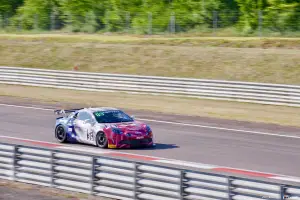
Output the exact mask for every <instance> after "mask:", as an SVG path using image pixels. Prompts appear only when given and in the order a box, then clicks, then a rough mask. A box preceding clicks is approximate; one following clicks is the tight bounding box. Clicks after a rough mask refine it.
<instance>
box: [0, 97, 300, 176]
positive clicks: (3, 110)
mask: <svg viewBox="0 0 300 200" xmlns="http://www.w3.org/2000/svg"><path fill="white" fill-rule="evenodd" d="M2 100H3V99H1V101H0V103H4V102H3V101H2ZM5 103H8V104H16V103H15V102H5ZM18 104H19V105H20V103H18ZM23 105H30V103H28V102H27V103H23ZM39 107H41V108H42V107H45V105H39ZM48 107H50V106H48ZM127 112H129V114H131V115H135V116H136V117H137V118H139V119H147V120H145V122H147V123H148V124H149V125H150V126H151V127H152V129H153V131H154V135H155V142H156V144H157V146H156V148H155V149H131V150H115V151H116V152H119V151H120V152H127V153H134V154H140V155H148V156H157V157H163V158H168V159H176V160H182V161H192V162H199V163H205V164H212V165H218V166H226V167H232V168H241V169H247V170H255V171H262V172H268V173H276V174H283V175H287V176H297V177H300V170H299V166H300V128H295V127H280V126H274V125H265V124H255V123H247V122H235V121H228V120H217V119H208V118H200V117H185V116H171V115H161V114H155V113H149V112H131V111H127ZM55 117H56V116H55V115H54V114H53V112H52V111H49V110H37V109H28V108H22V107H11V106H5V105H0V136H9V137H17V138H24V139H31V140H39V141H46V142H53V143H57V141H56V140H55V138H54V134H53V133H54V132H53V130H54V122H55ZM173 122H179V123H173ZM181 123H183V124H181ZM1 141H2V142H8V140H6V139H5V138H1V137H0V142H1ZM14 143H17V142H16V141H14ZM74 146H78V145H76V144H75V145H74ZM95 151H96V147H95Z"/></svg>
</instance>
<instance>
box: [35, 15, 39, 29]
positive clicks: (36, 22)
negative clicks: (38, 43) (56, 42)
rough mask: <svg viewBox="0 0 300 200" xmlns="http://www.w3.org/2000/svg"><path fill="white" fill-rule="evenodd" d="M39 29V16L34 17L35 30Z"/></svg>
mask: <svg viewBox="0 0 300 200" xmlns="http://www.w3.org/2000/svg"><path fill="white" fill-rule="evenodd" d="M38 28H39V17H38V14H35V15H34V29H35V30H37V29H38Z"/></svg>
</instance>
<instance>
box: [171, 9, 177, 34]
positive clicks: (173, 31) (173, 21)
mask: <svg viewBox="0 0 300 200" xmlns="http://www.w3.org/2000/svg"><path fill="white" fill-rule="evenodd" d="M175 28H176V22H175V13H174V12H172V14H171V18H170V32H171V34H173V33H175Z"/></svg>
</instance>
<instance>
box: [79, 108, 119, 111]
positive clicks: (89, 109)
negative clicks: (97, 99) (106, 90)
mask: <svg viewBox="0 0 300 200" xmlns="http://www.w3.org/2000/svg"><path fill="white" fill-rule="evenodd" d="M85 110H88V111H90V112H97V111H111V110H119V109H117V108H112V107H97V108H86V109H85Z"/></svg>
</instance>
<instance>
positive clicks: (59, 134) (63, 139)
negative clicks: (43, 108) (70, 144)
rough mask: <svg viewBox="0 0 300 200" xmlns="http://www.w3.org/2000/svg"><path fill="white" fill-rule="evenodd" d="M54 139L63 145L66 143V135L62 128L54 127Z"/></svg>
mask: <svg viewBox="0 0 300 200" xmlns="http://www.w3.org/2000/svg"><path fill="white" fill-rule="evenodd" d="M55 137H56V139H57V140H58V141H59V142H60V143H65V142H66V141H67V133H66V131H65V128H64V127H63V126H61V125H59V126H57V127H56V129H55Z"/></svg>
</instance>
